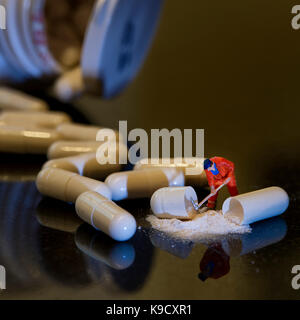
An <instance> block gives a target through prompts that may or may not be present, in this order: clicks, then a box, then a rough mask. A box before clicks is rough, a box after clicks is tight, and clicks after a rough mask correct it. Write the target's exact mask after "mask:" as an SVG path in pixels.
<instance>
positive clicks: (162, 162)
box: [134, 157, 207, 187]
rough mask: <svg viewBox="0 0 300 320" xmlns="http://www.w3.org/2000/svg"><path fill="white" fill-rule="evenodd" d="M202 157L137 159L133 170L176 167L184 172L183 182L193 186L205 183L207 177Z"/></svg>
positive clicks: (201, 185)
mask: <svg viewBox="0 0 300 320" xmlns="http://www.w3.org/2000/svg"><path fill="white" fill-rule="evenodd" d="M203 162H204V158H196V157H189V158H159V159H157V158H156V159H142V160H140V161H138V162H137V163H136V164H135V166H134V170H145V169H151V168H157V167H159V168H177V169H180V170H182V171H183V172H184V176H185V184H186V185H189V186H195V187H203V186H205V185H207V178H206V174H205V171H204V169H203Z"/></svg>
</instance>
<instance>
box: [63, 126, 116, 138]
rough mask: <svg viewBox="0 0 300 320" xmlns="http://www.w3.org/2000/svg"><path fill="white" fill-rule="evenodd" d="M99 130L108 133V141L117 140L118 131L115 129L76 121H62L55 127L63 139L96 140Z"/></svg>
mask: <svg viewBox="0 0 300 320" xmlns="http://www.w3.org/2000/svg"><path fill="white" fill-rule="evenodd" d="M99 130H105V132H108V133H109V137H108V140H109V141H110V140H112V141H118V140H119V133H118V132H117V131H115V130H112V129H107V128H103V127H97V126H90V125H84V124H77V123H64V124H61V125H60V126H58V127H57V131H58V132H59V133H60V134H61V135H62V137H63V139H64V140H81V141H88V140H91V141H96V138H97V133H98V132H99ZM99 142H101V141H99Z"/></svg>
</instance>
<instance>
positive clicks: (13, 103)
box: [0, 87, 49, 112]
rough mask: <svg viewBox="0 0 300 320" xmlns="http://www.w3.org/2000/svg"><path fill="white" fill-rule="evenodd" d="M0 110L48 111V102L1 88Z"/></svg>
mask: <svg viewBox="0 0 300 320" xmlns="http://www.w3.org/2000/svg"><path fill="white" fill-rule="evenodd" d="M0 109H2V110H15V111H27V112H30V111H46V110H48V109H49V107H48V105H47V103H46V102H44V101H43V100H40V99H38V98H35V97H32V96H30V95H28V94H25V93H23V92H20V91H18V90H14V89H11V88H3V87H2V88H0Z"/></svg>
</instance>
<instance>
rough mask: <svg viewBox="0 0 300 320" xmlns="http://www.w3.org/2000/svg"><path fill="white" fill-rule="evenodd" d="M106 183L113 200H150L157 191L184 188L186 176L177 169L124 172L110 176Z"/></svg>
mask: <svg viewBox="0 0 300 320" xmlns="http://www.w3.org/2000/svg"><path fill="white" fill-rule="evenodd" d="M105 183H106V184H107V185H108V187H109V188H110V190H111V191H112V199H113V200H123V199H136V198H149V197H151V196H152V194H153V193H154V192H155V191H156V190H157V189H160V188H163V187H168V186H178V187H179V186H184V175H183V173H182V171H180V170H177V169H175V168H157V169H151V170H150V169H149V170H137V171H123V172H118V173H113V174H111V175H109V176H108V177H107V178H106V180H105Z"/></svg>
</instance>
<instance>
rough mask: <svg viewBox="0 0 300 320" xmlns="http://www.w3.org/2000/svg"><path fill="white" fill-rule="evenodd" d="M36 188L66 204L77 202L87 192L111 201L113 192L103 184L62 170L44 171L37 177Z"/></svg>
mask: <svg viewBox="0 0 300 320" xmlns="http://www.w3.org/2000/svg"><path fill="white" fill-rule="evenodd" d="M36 186H37V188H38V190H39V191H40V193H41V194H43V195H45V196H48V197H52V198H55V199H58V200H62V201H66V202H75V201H76V199H77V197H78V196H79V195H80V194H81V193H84V192H86V191H95V192H97V193H99V194H101V195H102V196H104V197H106V198H108V199H111V191H110V190H109V188H108V187H107V186H106V185H105V184H104V183H103V182H101V181H97V180H93V179H90V178H87V177H82V176H80V175H78V174H76V173H73V172H69V171H66V170H62V169H53V168H46V169H43V170H42V171H40V173H39V174H38V176H37V179H36Z"/></svg>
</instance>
